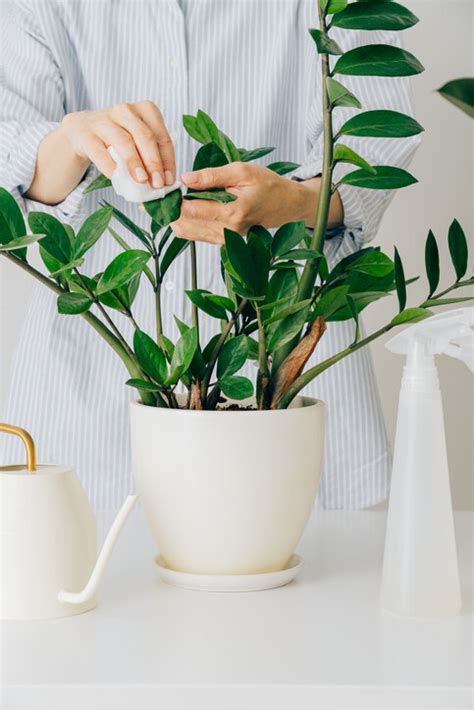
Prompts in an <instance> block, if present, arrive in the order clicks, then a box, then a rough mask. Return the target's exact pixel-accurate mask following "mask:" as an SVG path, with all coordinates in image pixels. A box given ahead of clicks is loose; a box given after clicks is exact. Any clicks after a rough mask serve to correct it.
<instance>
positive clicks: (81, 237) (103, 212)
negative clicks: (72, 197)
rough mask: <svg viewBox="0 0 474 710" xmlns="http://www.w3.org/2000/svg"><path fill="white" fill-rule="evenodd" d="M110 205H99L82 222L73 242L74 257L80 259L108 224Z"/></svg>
mask: <svg viewBox="0 0 474 710" xmlns="http://www.w3.org/2000/svg"><path fill="white" fill-rule="evenodd" d="M111 217H112V207H101V208H100V209H98V210H97V211H96V212H93V213H92V214H91V215H89V217H88V218H87V219H86V220H85V222H84V223H83V224H82V226H81V228H80V229H79V231H78V233H77V237H76V240H75V243H74V258H75V259H80V258H81V257H82V256H84V254H85V253H86V252H87V251H89V249H91V247H93V246H94V244H95V243H96V242H97V241H98V239H100V237H101V236H102V234H103V233H104V232H105V230H106V229H107V227H108V226H109V222H110V220H111Z"/></svg>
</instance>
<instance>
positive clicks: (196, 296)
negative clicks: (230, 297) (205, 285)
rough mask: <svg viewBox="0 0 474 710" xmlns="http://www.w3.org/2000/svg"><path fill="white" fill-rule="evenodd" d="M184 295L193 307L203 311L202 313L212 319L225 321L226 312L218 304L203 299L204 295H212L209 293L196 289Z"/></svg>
mask: <svg viewBox="0 0 474 710" xmlns="http://www.w3.org/2000/svg"><path fill="white" fill-rule="evenodd" d="M186 295H187V297H188V298H189V300H190V301H191V302H192V303H194V305H195V306H197V307H198V308H200V309H201V310H202V311H204V313H207V314H208V315H209V316H211V317H212V318H219V320H227V312H226V310H225V308H222V306H220V305H219V304H217V303H213V302H212V301H211V300H209V299H207V298H205V296H206V295H212V294H211V292H210V291H206V290H205V289H202V288H197V289H195V290H194V291H186Z"/></svg>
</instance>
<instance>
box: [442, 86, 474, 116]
mask: <svg viewBox="0 0 474 710" xmlns="http://www.w3.org/2000/svg"><path fill="white" fill-rule="evenodd" d="M438 91H439V93H440V94H441V96H444V98H445V99H447V100H448V101H450V102H451V103H452V104H454V105H455V106H457V107H458V108H460V109H461V111H464V113H467V115H468V116H470V117H471V118H474V77H466V78H463V79H454V80H453V81H448V83H447V84H444V86H442V87H441V88H440V89H438Z"/></svg>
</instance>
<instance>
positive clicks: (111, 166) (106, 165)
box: [81, 133, 117, 178]
mask: <svg viewBox="0 0 474 710" xmlns="http://www.w3.org/2000/svg"><path fill="white" fill-rule="evenodd" d="M81 149H82V150H83V151H84V154H85V155H86V156H87V158H88V159H89V160H90V161H91V162H92V163H94V165H95V166H96V168H97V169H98V170H99V171H100V172H101V173H102V174H103V175H105V176H106V177H108V178H111V177H112V175H113V173H114V171H115V168H116V167H117V166H116V164H115V162H114V161H113V160H112V158H111V156H110V153H109V151H108V150H107V147H106V145H105V144H104V142H103V141H101V140H100V138H99V137H98V136H96V135H95V134H94V133H86V134H85V136H84V139H83V141H82V146H81Z"/></svg>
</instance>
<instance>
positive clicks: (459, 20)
mask: <svg viewBox="0 0 474 710" xmlns="http://www.w3.org/2000/svg"><path fill="white" fill-rule="evenodd" d="M408 4H409V6H410V8H411V9H412V10H413V11H414V12H415V14H417V15H418V17H420V20H421V22H420V23H419V25H417V26H416V27H414V28H412V29H411V30H409V31H407V32H406V33H405V38H406V40H405V41H406V45H407V49H409V50H411V51H413V52H414V53H415V54H416V55H417V56H418V57H419V58H420V60H421V61H422V62H423V64H424V65H425V67H426V72H425V73H424V74H422V75H421V76H420V77H417V78H415V79H414V81H413V90H414V96H415V102H416V111H417V117H418V119H419V120H420V122H421V123H422V124H423V126H424V127H425V129H426V135H425V138H424V142H423V144H422V147H421V148H420V150H419V151H418V153H417V155H416V158H415V160H414V162H413V164H412V166H411V170H412V172H413V173H414V174H415V175H416V176H417V177H418V179H419V181H420V182H419V184H418V185H416V186H414V187H410V188H408V189H406V190H404V191H401V192H400V193H399V194H398V195H397V197H396V198H395V200H394V202H393V203H392V205H391V207H390V208H389V210H388V211H387V213H386V216H385V218H384V221H383V224H382V228H381V231H380V235H379V243H380V244H381V246H382V248H383V249H384V250H387V253H391V252H392V250H393V245H394V244H397V246H398V248H399V250H400V252H401V254H402V256H403V260H404V263H405V264H406V265H407V267H408V268H407V271H408V274H409V275H410V276H411V275H415V274H423V273H424V267H423V246H424V240H425V237H426V234H427V232H428V229H429V228H432V229H433V231H434V233H435V234H436V236H437V237H438V241H439V243H440V245H441V246H442V258H443V260H444V261H445V263H446V264H448V263H449V258H448V252H447V249H446V246H445V244H446V233H447V227H448V225H449V223H450V222H451V220H452V219H453V217H457V218H458V219H459V221H460V222H461V223H462V224H463V226H464V228H465V231H466V233H467V234H469V235H472V234H473V205H472V198H473V189H472V188H473V175H472V167H473V151H472V148H473V122H472V121H470V120H469V119H468V118H467V117H466V116H465V115H464V114H461V113H460V112H459V111H458V110H457V109H455V108H454V107H453V106H451V105H450V104H448V103H447V102H445V101H444V100H443V99H441V98H440V96H439V95H438V94H437V93H435V91H434V90H435V89H436V88H438V87H439V86H441V85H442V84H443V83H444V82H445V81H448V80H449V79H452V78H455V77H458V76H468V75H472V74H473V73H474V72H473V66H472V50H473V40H472V38H473V36H474V35H473V4H472V2H471V0H412V1H411V2H408ZM472 248H474V247H472ZM448 270H449V267H448ZM31 286H32V284H31V282H30V280H29V278H28V277H27V276H26V275H24V274H23V273H20V272H18V270H16V269H13V268H12V267H11V266H10V265H9V264H5V263H3V262H2V261H1V260H0V405H1V402H2V398H4V397H5V394H6V389H7V385H8V378H9V367H10V362H11V356H12V350H13V348H14V345H15V342H16V339H17V337H18V333H19V330H20V327H21V324H22V319H23V317H24V314H25V311H26V308H27V304H28V301H29V298H30V293H31ZM424 296H425V287H424V283H423V281H422V280H421V279H420V283H417V284H414V285H413V286H412V287H411V288H410V298H411V299H412V301H411V302H412V304H416V303H418V302H420V301H421V300H422V299H423V298H424ZM392 308H395V304H394V303H393V302H389V299H387V300H384V301H382V302H381V303H379V304H377V305H375V306H374V307H373V308H372V309H371V310H369V314H368V316H367V317H366V319H365V322H366V326H367V327H368V329H370V330H371V329H373V328H375V327H377V325H378V324H379V323H382V322H384V321H386V318H387V314H388V313H389V312H391V311H389V309H392ZM372 352H373V356H374V362H375V367H376V372H377V377H378V381H379V386H380V391H381V396H382V402H383V407H384V411H385V417H386V422H387V427H388V430H389V433H390V436H391V438H392V439H393V435H394V426H395V417H396V409H397V400H398V389H399V383H400V374H401V368H402V364H403V363H402V361H401V358H399V357H398V356H395V355H392V354H390V353H389V352H387V351H386V350H385V348H384V347H383V342H381V341H379V342H377V343H376V344H374V345H373V349H372ZM439 366H440V368H439V369H440V377H441V382H442V387H443V396H444V403H445V418H446V425H447V439H448V447H449V457H450V466H451V478H452V490H453V499H454V504H455V506H456V507H457V508H459V509H463V508H470V509H471V508H474V495H473V484H472V480H473V476H472V468H473V467H472V464H473V449H472V438H473V401H474V389H473V379H474V378H472V375H470V373H469V372H468V370H467V369H466V368H465V366H464V365H462V364H461V363H459V362H456V361H452V360H448V359H447V358H440V359H439Z"/></svg>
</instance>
